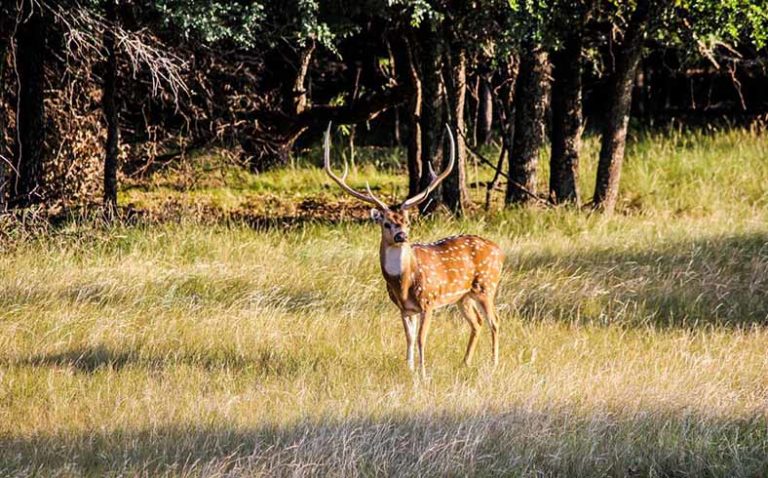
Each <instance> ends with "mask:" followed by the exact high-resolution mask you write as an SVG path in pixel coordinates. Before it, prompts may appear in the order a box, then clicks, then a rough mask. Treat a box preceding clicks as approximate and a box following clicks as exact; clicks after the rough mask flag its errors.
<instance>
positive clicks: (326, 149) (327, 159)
mask: <svg viewBox="0 0 768 478" xmlns="http://www.w3.org/2000/svg"><path fill="white" fill-rule="evenodd" d="M323 164H324V166H325V172H326V173H327V174H328V176H330V177H331V179H333V180H334V182H336V184H338V185H339V186H340V187H341V189H343V190H344V191H346V192H347V193H348V194H350V195H352V196H354V197H356V198H357V199H359V200H361V201H365V202H367V203H370V204H374V205H376V206H377V207H379V208H381V209H389V207H388V206H387V205H386V204H385V203H384V201H382V200H380V199H379V198H377V197H376V196H374V194H373V193H372V192H371V188H370V186H368V184H367V183H366V188H367V189H368V195H365V194H363V193H361V192H358V191H355V190H354V189H352V188H351V187H349V186H348V185H347V183H346V181H345V179H347V174H348V173H349V167H348V165H347V163H346V162H344V174H343V175H342V177H338V176H336V175H335V174H333V171H331V123H330V122H329V123H328V128H327V129H326V130H325V140H324V141H323Z"/></svg>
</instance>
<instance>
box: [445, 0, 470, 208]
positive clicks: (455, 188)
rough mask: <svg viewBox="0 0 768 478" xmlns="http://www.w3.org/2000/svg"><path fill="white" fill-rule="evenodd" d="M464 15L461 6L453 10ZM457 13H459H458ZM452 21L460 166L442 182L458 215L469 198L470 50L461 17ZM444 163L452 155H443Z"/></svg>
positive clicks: (449, 61) (450, 63)
mask: <svg viewBox="0 0 768 478" xmlns="http://www.w3.org/2000/svg"><path fill="white" fill-rule="evenodd" d="M452 13H453V14H454V15H456V14H458V15H461V13H462V12H461V10H459V11H458V12H452ZM458 15H457V16H458ZM446 23H447V24H448V25H450V26H447V29H448V32H447V34H446V36H447V37H448V45H447V46H448V48H447V50H446V61H445V65H446V67H447V68H446V70H447V71H446V74H445V76H446V77H447V79H446V93H447V99H448V105H449V107H448V110H449V115H448V116H449V122H450V126H451V129H452V130H453V131H454V136H455V141H456V159H455V160H456V166H454V169H453V170H452V171H451V173H450V174H449V175H448V177H447V178H446V180H445V181H444V182H443V185H442V196H443V197H442V199H443V203H444V204H445V205H446V206H447V207H448V209H450V210H451V212H453V214H455V215H457V216H461V215H462V214H464V207H465V205H466V204H467V202H468V201H469V194H468V193H467V179H466V167H467V166H466V164H467V147H466V144H465V142H466V124H465V121H464V101H465V98H466V91H467V50H466V47H465V39H464V38H462V36H461V33H460V19H459V18H456V17H454V18H452V19H451V21H449V22H446ZM443 159H444V160H443V167H445V166H446V165H447V161H448V159H449V158H447V157H445V158H443Z"/></svg>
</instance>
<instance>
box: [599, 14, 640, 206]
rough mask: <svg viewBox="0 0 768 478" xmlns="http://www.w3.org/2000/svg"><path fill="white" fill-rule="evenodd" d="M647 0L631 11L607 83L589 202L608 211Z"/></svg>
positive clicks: (615, 188) (614, 189) (616, 178)
mask: <svg viewBox="0 0 768 478" xmlns="http://www.w3.org/2000/svg"><path fill="white" fill-rule="evenodd" d="M650 3H651V0H638V2H637V6H636V7H635V11H634V12H633V13H632V18H631V19H630V22H629V25H628V26H627V31H626V32H625V33H624V40H623V41H622V43H621V46H620V47H619V49H618V58H617V59H616V70H615V72H614V78H613V81H612V86H611V105H610V108H609V111H608V116H607V118H606V122H605V129H604V130H603V137H602V140H601V144H600V161H599V163H598V166H597V181H596V184H595V195H594V197H593V199H592V204H593V207H594V208H595V209H600V210H602V211H603V212H605V213H607V214H610V213H612V212H613V210H614V208H615V207H616V199H617V198H618V195H619V180H620V177H621V165H622V162H623V161H624V148H625V146H626V142H627V128H628V126H629V115H630V108H631V106H632V83H633V80H634V78H635V71H636V70H637V65H638V64H639V63H640V58H641V56H642V46H643V35H644V33H645V29H646V24H647V22H648V19H649V16H650V10H651V8H650V6H651V5H650Z"/></svg>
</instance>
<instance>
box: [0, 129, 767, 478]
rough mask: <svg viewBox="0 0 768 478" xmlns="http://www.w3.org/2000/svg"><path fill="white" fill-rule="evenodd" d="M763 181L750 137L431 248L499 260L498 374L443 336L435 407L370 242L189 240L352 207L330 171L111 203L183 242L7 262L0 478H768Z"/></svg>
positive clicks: (77, 239) (69, 233) (441, 322)
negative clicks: (166, 211) (474, 244)
mask: <svg viewBox="0 0 768 478" xmlns="http://www.w3.org/2000/svg"><path fill="white" fill-rule="evenodd" d="M586 148H587V152H588V153H587V154H588V156H587V159H585V161H584V168H585V172H586V173H585V174H584V175H583V177H582V178H581V181H582V184H583V188H582V190H583V191H589V188H588V186H587V185H588V184H589V183H590V182H591V181H592V179H593V175H594V173H593V171H594V164H593V163H592V162H590V161H589V158H591V157H593V156H594V154H592V153H593V152H594V150H595V148H596V144H595V142H594V141H593V140H590V141H588V142H587V146H586ZM766 158H768V139H767V138H765V137H764V136H759V135H755V134H752V133H749V132H745V131H741V130H729V131H720V132H717V133H716V134H704V133H697V132H688V133H670V134H666V135H660V134H642V135H639V136H637V137H635V138H634V142H633V143H632V145H631V146H630V148H629V150H628V158H627V162H626V165H625V166H626V168H625V175H624V178H623V183H622V187H623V189H622V199H621V204H620V209H619V212H620V213H619V214H617V215H616V216H614V217H613V218H603V217H600V216H596V215H588V214H586V213H582V212H578V211H573V210H560V209H555V210H537V209H533V210H510V211H494V212H493V213H490V214H487V215H486V214H482V213H479V212H477V213H475V214H473V215H472V216H471V217H470V218H469V219H464V220H461V221H454V220H447V219H445V218H437V219H433V220H423V221H421V222H420V223H419V224H417V225H416V226H414V231H413V235H415V236H416V237H417V239H424V240H431V239H434V238H437V237H440V236H442V235H448V234H453V233H456V232H473V233H481V234H482V235H484V236H486V237H489V238H492V239H494V240H496V241H497V242H498V243H499V244H500V245H501V246H502V247H503V248H504V250H505V252H506V254H507V263H506V265H505V274H504V278H503V281H502V282H503V287H502V290H501V291H500V293H499V300H498V302H499V303H500V309H501V311H500V312H501V319H502V341H501V364H500V366H499V367H498V368H496V369H495V370H494V369H492V368H491V367H490V338H489V335H490V334H489V332H488V331H487V330H484V331H483V336H482V340H481V343H480V346H479V349H478V352H477V354H476V357H475V363H474V364H473V365H472V366H471V367H463V366H461V365H460V363H461V358H462V356H463V351H464V347H465V345H466V340H467V339H468V335H469V331H468V327H467V326H466V324H464V323H463V322H462V319H461V318H460V316H459V314H458V313H457V312H456V311H454V310H452V309H447V310H446V311H444V312H441V313H440V314H439V315H438V317H437V320H436V322H435V325H434V326H433V328H432V333H431V337H430V345H429V350H428V370H429V374H430V378H429V380H428V381H420V380H415V379H414V377H413V376H411V374H410V373H409V372H408V371H407V369H406V367H405V363H404V353H405V340H404V334H403V331H402V326H401V324H400V322H399V318H398V316H397V312H396V309H395V308H394V306H393V305H392V304H391V303H389V300H388V298H387V296H386V292H385V290H384V285H383V280H382V279H381V277H380V272H379V270H378V261H377V258H376V251H377V231H376V229H375V227H374V226H373V225H371V224H368V223H365V222H357V221H349V220H346V221H345V220H340V221H338V222H330V223H329V222H323V221H309V222H296V223H292V225H291V226H290V227H286V228H283V227H272V226H270V227H259V228H256V229H254V228H252V227H250V226H249V224H250V223H249V222H248V221H243V220H240V219H238V218H242V217H243V216H242V215H241V216H233V217H234V218H233V217H230V216H228V219H225V220H222V221H216V222H214V223H211V222H209V221H201V220H199V218H197V217H195V215H194V214H190V213H189V212H190V211H192V212H195V211H198V210H196V209H195V207H197V206H196V204H199V203H200V202H205V201H210V202H209V203H208V204H207V206H206V207H207V208H210V209H204V210H203V211H204V212H207V211H209V210H219V211H229V212H233V211H239V212H242V213H252V214H255V215H259V214H275V213H279V214H285V215H291V214H293V213H296V214H301V213H302V211H298V212H297V211H296V210H294V209H291V208H294V207H295V206H293V204H295V203H296V202H302V201H304V202H306V201H317V202H321V203H323V204H325V203H331V204H344V205H346V204H349V203H347V202H346V200H344V199H342V198H340V197H338V195H337V191H336V190H334V189H329V188H327V187H326V184H327V181H325V180H324V179H323V176H322V174H321V173H320V172H319V171H317V170H316V169H315V168H313V167H311V166H310V165H309V164H307V163H311V162H313V161H314V160H316V156H314V155H313V156H310V157H309V158H308V159H305V161H304V162H303V163H299V166H297V167H296V168H294V169H291V170H287V171H281V172H274V173H270V174H266V175H262V176H251V175H248V174H244V173H242V172H238V171H236V170H232V169H228V168H218V169H217V168H213V167H212V166H211V168H213V169H209V170H208V171H207V172H206V173H205V174H204V173H202V172H200V171H205V168H203V167H200V166H199V164H196V163H195V164H192V165H187V167H186V168H187V169H186V170H173V171H166V172H164V173H161V174H158V175H156V176H155V177H153V178H152V179H151V180H147V181H145V182H143V183H142V184H133V185H132V186H131V187H130V188H128V189H126V190H125V191H123V193H122V196H121V200H122V201H124V202H130V203H132V204H134V206H135V207H137V208H145V209H152V208H156V209H157V210H158V211H159V210H162V209H163V208H167V207H170V206H168V204H172V205H176V206H178V207H180V208H182V209H184V213H183V214H179V215H178V219H179V222H177V223H175V222H171V221H159V222H157V221H139V222H138V223H137V224H133V225H117V226H112V227H104V226H99V225H97V224H94V223H92V222H89V221H71V222H68V223H65V224H63V225H61V226H59V227H56V228H51V229H47V230H46V233H45V234H42V235H30V236H28V237H27V238H25V239H6V240H5V242H3V246H2V247H3V248H4V253H3V254H2V255H1V256H0V475H2V476H30V475H45V476H49V475H54V476H82V475H87V476H104V475H110V476H124V475H144V476H155V475H167V476H254V475H266V476H272V475H291V476H304V475H344V476H346V475H394V476H403V475H410V476H416V475H418V476H422V475H426V476H429V475H431V476H442V475H505V476H540V475H547V476H550V475H553V476H697V477H698V476H764V475H766V474H768V415H767V413H766V412H768V409H767V408H766V398H765V397H766V393H767V392H768V359H766V357H767V355H766V352H765V348H766V343H768V329H766V327H765V323H766V320H768V226H766V224H768V222H766V220H767V219H768V210H766V200H767V199H768V195H767V193H766V188H765V186H764V185H765V182H766V180H768V162H767V161H766ZM194 161H202V162H205V161H214V160H213V159H211V158H210V157H204V158H198V159H195V160H194ZM361 168H362V171H361V174H358V175H356V176H354V177H353V181H355V182H356V183H355V184H358V185H359V184H361V181H362V182H363V183H364V180H363V177H364V174H368V173H371V172H372V169H371V168H370V166H365V165H363V166H361ZM483 174H486V173H483ZM217 175H218V179H217ZM190 177H191V178H192V179H191V180H190V179H189V178H190ZM372 177H373V179H374V181H375V187H377V188H379V190H380V191H381V192H382V193H383V194H385V195H387V194H392V193H393V192H394V191H395V188H396V187H397V186H398V185H401V184H402V182H403V180H402V177H400V176H397V175H396V174H395V173H394V171H393V170H392V169H390V168H383V169H382V170H381V172H380V173H376V174H375V175H372ZM545 177H546V175H543V178H545ZM543 178H542V179H543ZM590 178H592V179H590ZM179 184H183V187H180V186H179ZM400 187H402V186H400ZM222 198H223V199H222ZM265 198H267V199H265ZM270 201H271V202H270ZM265 204H267V205H265ZM350 207H352V206H351V204H350ZM345 211H346V210H345ZM350 211H352V212H344V211H342V213H340V214H339V219H344V218H347V219H349V218H350V217H357V216H356V215H357V214H358V213H359V211H357V210H356V209H350Z"/></svg>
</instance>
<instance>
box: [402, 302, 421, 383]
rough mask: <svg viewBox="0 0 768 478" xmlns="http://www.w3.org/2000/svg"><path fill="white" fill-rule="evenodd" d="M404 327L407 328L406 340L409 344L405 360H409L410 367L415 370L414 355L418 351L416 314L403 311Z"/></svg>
mask: <svg viewBox="0 0 768 478" xmlns="http://www.w3.org/2000/svg"><path fill="white" fill-rule="evenodd" d="M402 319H403V328H405V341H406V344H407V347H408V348H407V349H406V354H405V360H406V361H407V362H408V368H409V369H410V370H411V371H413V369H414V363H413V356H414V352H415V351H416V326H417V321H418V319H417V318H416V316H415V315H409V314H408V313H406V312H403V313H402Z"/></svg>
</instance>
